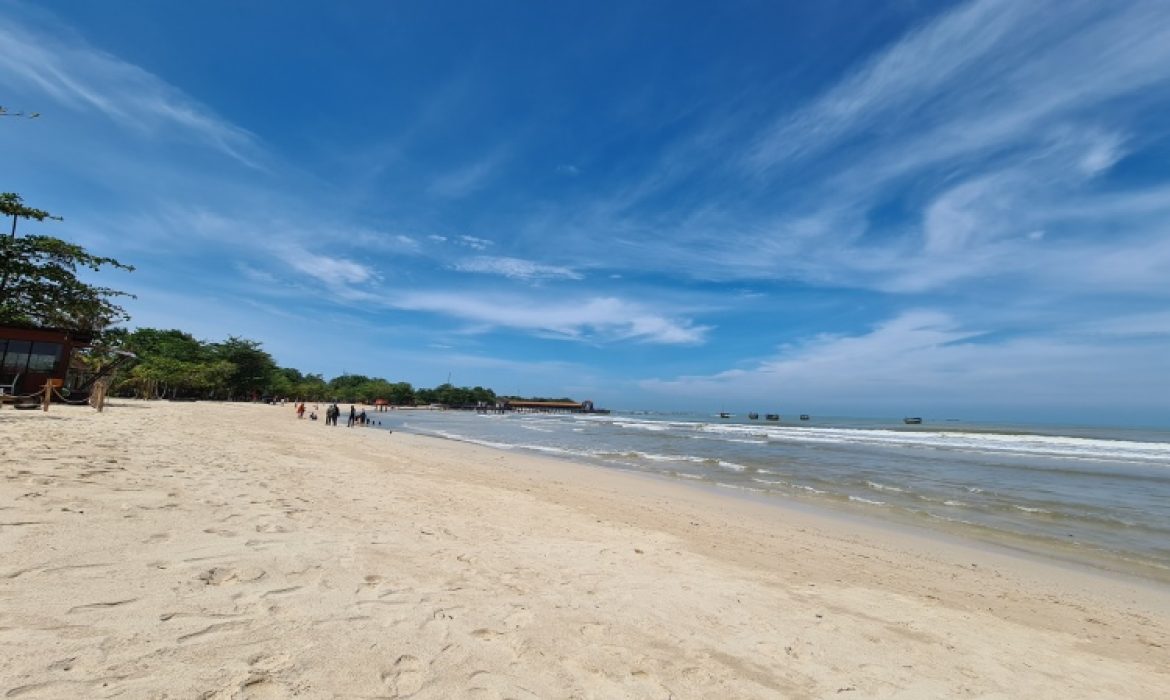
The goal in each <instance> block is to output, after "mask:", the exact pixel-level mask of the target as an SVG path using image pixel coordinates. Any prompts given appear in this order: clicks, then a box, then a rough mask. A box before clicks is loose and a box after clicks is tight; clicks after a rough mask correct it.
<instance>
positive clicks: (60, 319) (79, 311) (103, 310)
mask: <svg viewBox="0 0 1170 700" xmlns="http://www.w3.org/2000/svg"><path fill="white" fill-rule="evenodd" d="M0 214H2V215H3V216H10V217H12V231H11V233H10V235H8V236H6V237H2V238H0V323H13V324H29V325H37V326H53V327H58V328H70V329H75V330H96V331H100V330H102V329H104V328H106V327H107V326H109V325H111V324H114V323H117V322H119V321H125V320H127V319H128V318H129V317H128V316H127V315H126V312H125V310H123V309H122V307H120V306H118V305H117V304H115V303H114V300H115V299H117V298H118V297H129V296H132V295H130V294H126V293H125V292H119V291H117V290H115V289H111V288H109V287H99V286H95V285H91V284H86V283H85V282H82V281H81V280H80V279H79V278H78V277H77V270H78V268H88V269H90V270H94V271H99V270H101V269H102V268H104V267H112V268H114V269H119V270H126V271H132V270H133V269H134V268H133V267H131V266H130V265H124V264H122V263H120V262H118V261H117V260H115V259H114V258H107V257H102V256H98V255H92V254H90V253H89V252H88V251H87V250H86V249H85V248H82V247H81V246H79V245H75V244H73V243H69V242H67V241H63V240H61V239H59V238H53V237H52V236H25V237H23V238H18V237H17V236H16V224H17V222H18V221H19V220H20V219H32V220H36V221H44V220H46V219H52V220H56V221H60V220H61V217H59V216H54V215H52V214H50V213H49V212H47V211H45V210H43V209H36V208H33V207H29V206H25V204H24V201H23V200H22V199H21V197H20V195H18V194H15V193H12V192H4V193H0Z"/></svg>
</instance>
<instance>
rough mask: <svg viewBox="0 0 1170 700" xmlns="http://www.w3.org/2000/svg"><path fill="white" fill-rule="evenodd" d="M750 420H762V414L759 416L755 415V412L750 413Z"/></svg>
mask: <svg viewBox="0 0 1170 700" xmlns="http://www.w3.org/2000/svg"><path fill="white" fill-rule="evenodd" d="M748 418H750V419H752V420H759V418H760V414H758V413H755V412H753V413H749V414H748Z"/></svg>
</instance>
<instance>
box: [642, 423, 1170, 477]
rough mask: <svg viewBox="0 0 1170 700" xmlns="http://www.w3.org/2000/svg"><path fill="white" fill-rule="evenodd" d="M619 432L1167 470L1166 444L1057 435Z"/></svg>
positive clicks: (744, 429)
mask: <svg viewBox="0 0 1170 700" xmlns="http://www.w3.org/2000/svg"><path fill="white" fill-rule="evenodd" d="M621 425H622V426H623V427H627V428H632V429H638V430H649V431H656V432H657V431H664V430H672V429H677V430H693V431H698V432H700V433H706V434H712V435H719V436H724V437H725V439H740V440H743V439H745V438H747V439H753V438H755V439H758V438H760V437H764V438H766V439H768V440H771V441H774V442H790V443H812V444H832V445H868V446H886V447H895V448H926V449H939V450H951V451H955V450H962V451H965V452H976V453H988V452H992V453H1003V454H1015V455H1024V456H1030V455H1036V456H1048V457H1060V458H1065V459H1087V460H1098V461H1099V460H1109V461H1120V462H1134V463H1155V464H1157V463H1162V464H1166V465H1167V466H1170V443H1167V442H1138V441H1131V440H1105V439H1100V438H1082V437H1069V436H1057V435H1015V434H1007V433H991V432H987V433H968V432H955V431H940V432H932V431H905V430H889V429H874V428H811V427H788V426H762V425H737V424H724V423H698V422H696V423H663V422H660V421H643V420H629V421H623V422H622V423H621Z"/></svg>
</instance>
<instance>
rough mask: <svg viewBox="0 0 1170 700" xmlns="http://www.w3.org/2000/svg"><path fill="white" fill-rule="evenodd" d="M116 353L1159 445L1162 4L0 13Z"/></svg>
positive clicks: (27, 106) (41, 187) (3, 44)
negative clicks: (141, 338) (1114, 432)
mask: <svg viewBox="0 0 1170 700" xmlns="http://www.w3.org/2000/svg"><path fill="white" fill-rule="evenodd" d="M0 105H3V106H4V107H6V108H8V109H9V110H35V111H39V112H41V113H42V115H43V116H41V117H40V118H38V119H35V120H22V119H13V118H4V119H3V120H2V121H0V163H2V164H3V168H2V170H0V190H4V191H15V192H19V193H21V194H22V195H24V197H25V200H26V201H27V202H28V203H30V204H32V205H34V206H39V207H42V208H47V209H50V210H52V211H54V212H55V213H58V214H61V215H63V216H64V217H65V219H66V221H65V222H64V223H58V224H51V225H50V224H45V225H43V226H39V227H38V226H28V227H26V228H24V229H23V230H24V231H26V232H33V231H38V230H44V231H45V232H50V233H52V234H54V235H59V236H62V237H65V238H68V239H71V240H75V241H77V242H80V243H82V244H83V245H86V246H89V247H90V248H91V249H92V250H94V251H95V252H99V253H101V254H107V255H114V256H116V257H118V258H120V259H122V260H123V261H126V262H130V263H132V264H134V265H135V266H137V268H138V270H137V271H136V272H134V273H133V274H128V275H124V274H121V273H106V274H103V275H102V276H101V280H102V282H103V283H106V284H109V285H111V286H115V287H118V288H122V289H126V290H128V291H132V292H134V293H136V294H137V295H138V299H137V300H135V301H132V302H131V303H130V304H129V305H128V308H129V310H130V311H131V313H132V314H133V317H134V320H133V323H134V324H135V325H144V326H154V327H177V328H182V329H184V330H188V331H190V332H192V333H194V334H195V335H197V336H199V337H201V338H205V339H212V340H218V339H222V338H224V337H226V336H227V335H229V334H234V335H241V336H244V337H248V338H253V339H256V340H260V341H262V342H263V343H264V345H265V347H266V349H268V350H269V351H270V352H271V353H272V354H273V355H274V356H275V357H276V358H277V360H278V361H279V362H281V363H282V364H285V365H289V366H295V367H298V368H300V369H302V370H305V371H313V372H322V373H324V374H325V375H327V376H332V375H336V374H339V373H341V372H358V373H365V374H372V375H380V376H386V377H388V378H391V379H401V380H406V381H410V382H412V383H414V384H415V385H417V386H434V385H437V384H439V383H441V382H443V381H445V380H446V378H447V376H448V374H450V376H451V379H452V381H453V382H454V383H456V384H466V385H475V384H481V385H485V386H491V387H493V388H495V389H496V390H497V391H500V392H503V393H521V394H543V395H549V394H557V395H560V394H568V395H572V396H574V397H577V398H580V399H584V398H592V399H594V400H595V401H597V402H598V403H599V404H601V405H608V406H613V407H616V408H660V409H671V408H677V409H696V410H720V409H722V408H726V409H727V410H736V411H747V410H758V411H761V412H764V411H768V412H770V411H774V410H775V411H780V412H784V413H799V412H809V413H833V414H844V415H875V416H899V415H903V414H922V415H936V416H942V415H944V414H945V415H946V416H958V417H964V418H972V419H1012V420H1019V419H1026V420H1042V421H1043V420H1052V421H1064V420H1072V421H1077V422H1086V423H1093V422H1137V423H1157V424H1164V423H1170V398H1167V397H1168V396H1170V166H1168V164H1170V118H1167V115H1168V114H1170V3H1166V2H1162V1H1159V0H1154V1H1150V2H1109V3H1102V2H1097V1H1093V2H1082V1H1080V0H1071V1H1070V0H1063V1H1061V2H1043V1H1039V0H1036V1H1032V2H1018V1H1017V0H976V1H974V2H940V3H931V2H915V1H912V0H905V1H903V2H890V3H872V2H862V1H860V0H856V1H840V2H819V3H804V2H800V3H797V2H792V3H777V2H725V3H694V4H690V3H679V2H670V3H667V2H660V3H654V2H640V3H628V2H620V3H604V2H603V3H598V2H589V3H470V2H467V3H443V2H418V3H410V2H394V3H385V2H356V1H355V2H347V3H336V4H321V3H307V2H292V1H288V0H286V1H282V2H275V1H272V2H250V3H237V2H227V1H223V2H216V1H211V2H202V3H179V2H147V1H145V0H141V1H137V2H131V1H127V2H121V3H116V4H115V5H109V4H106V3H92V2H88V1H83V0H78V1H72V2H71V1H66V0H48V1H45V2H37V3H35V4H34V3H26V2H12V1H11V0H0Z"/></svg>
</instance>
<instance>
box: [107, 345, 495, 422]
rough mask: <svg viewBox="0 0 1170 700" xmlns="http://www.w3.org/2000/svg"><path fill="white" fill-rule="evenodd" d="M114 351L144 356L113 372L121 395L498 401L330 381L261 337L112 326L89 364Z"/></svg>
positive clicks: (344, 378)
mask: <svg viewBox="0 0 1170 700" xmlns="http://www.w3.org/2000/svg"><path fill="white" fill-rule="evenodd" d="M113 348H119V349H122V350H128V351H130V352H133V353H134V354H135V355H137V356H138V360H137V362H136V363H135V364H133V365H132V366H131V367H129V368H122V369H120V370H119V371H118V372H117V374H115V375H114V379H113V383H112V386H113V391H114V393H115V394H118V395H122V396H137V397H140V398H169V399H196V398H202V399H226V400H229V401H231V400H245V401H247V400H252V399H253V398H260V397H274V398H285V399H290V400H292V401H343V402H353V403H359V402H364V403H368V404H372V403H373V402H374V401H377V400H378V399H385V400H386V401H388V402H389V403H391V404H392V405H395V406H414V405H425V404H431V403H440V404H444V405H447V406H465V405H474V404H476V403H479V402H486V403H489V404H491V403H495V402H496V393H495V392H494V391H492V390H491V389H485V388H484V387H480V386H477V387H456V386H452V385H451V384H442V385H440V386H438V387H435V388H434V389H417V390H416V389H415V388H414V387H413V386H411V384H410V383H409V382H391V381H388V380H386V379H383V378H381V377H367V376H365V375H361V374H343V375H341V376H339V377H334V378H333V379H331V380H329V381H326V380H325V378H324V377H322V376H321V375H320V374H304V373H302V372H301V371H300V370H297V369H294V368H292V367H279V366H278V365H277V364H276V361H275V360H273V358H272V356H271V355H269V354H268V353H267V352H265V350H264V349H263V347H262V346H261V345H260V343H258V342H256V341H254V340H248V339H246V338H237V337H235V336H232V337H229V338H228V339H227V340H225V341H223V342H220V343H211V342H206V341H201V340H197V339H196V338H195V337H194V336H192V335H191V334H189V333H185V332H183V331H180V330H175V329H171V330H161V329H157V328H139V329H137V330H134V331H128V330H126V329H124V328H115V329H112V330H110V331H109V332H108V333H106V334H105V336H104V337H103V338H102V339H101V341H100V342H98V343H96V344H95V345H94V347H92V348H90V350H89V352H88V353H86V357H87V364H90V365H91V366H93V367H101V366H103V365H104V364H107V363H109V362H111V361H113V359H114V358H115V355H114V353H113Z"/></svg>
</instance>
